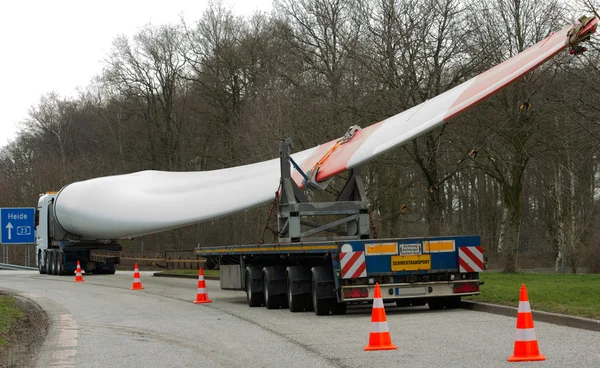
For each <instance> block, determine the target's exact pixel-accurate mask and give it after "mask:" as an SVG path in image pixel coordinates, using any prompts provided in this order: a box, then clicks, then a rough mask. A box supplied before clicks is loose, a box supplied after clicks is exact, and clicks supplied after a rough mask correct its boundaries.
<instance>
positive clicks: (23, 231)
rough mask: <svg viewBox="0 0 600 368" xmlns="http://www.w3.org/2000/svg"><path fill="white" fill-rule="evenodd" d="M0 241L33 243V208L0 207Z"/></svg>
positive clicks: (4, 242) (3, 242)
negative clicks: (0, 234) (0, 233)
mask: <svg viewBox="0 0 600 368" xmlns="http://www.w3.org/2000/svg"><path fill="white" fill-rule="evenodd" d="M0 231H1V232H2V236H1V237H0V243H2V244H35V208H0Z"/></svg>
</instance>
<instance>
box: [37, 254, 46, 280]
mask: <svg viewBox="0 0 600 368" xmlns="http://www.w3.org/2000/svg"><path fill="white" fill-rule="evenodd" d="M42 261H43V257H42V252H39V253H38V271H39V272H40V275H43V274H45V273H46V265H42Z"/></svg>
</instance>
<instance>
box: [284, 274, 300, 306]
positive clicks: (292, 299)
mask: <svg viewBox="0 0 600 368" xmlns="http://www.w3.org/2000/svg"><path fill="white" fill-rule="evenodd" d="M293 281H294V280H291V279H290V275H289V274H288V277H286V287H287V299H288V307H289V308H290V312H293V313H295V312H303V311H304V295H299V294H296V295H294V294H293V293H292V282H293Z"/></svg>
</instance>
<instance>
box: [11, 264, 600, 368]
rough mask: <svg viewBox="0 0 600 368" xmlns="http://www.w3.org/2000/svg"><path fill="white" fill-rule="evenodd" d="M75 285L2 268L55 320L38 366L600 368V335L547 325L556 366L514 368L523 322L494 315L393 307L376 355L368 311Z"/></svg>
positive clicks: (115, 284)
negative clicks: (301, 309) (368, 348)
mask: <svg viewBox="0 0 600 368" xmlns="http://www.w3.org/2000/svg"><path fill="white" fill-rule="evenodd" d="M73 279H74V277H73V276H60V277H59V276H47V275H39V274H38V273H37V272H33V271H0V289H9V290H11V291H15V292H17V293H20V294H21V295H24V296H26V297H28V298H30V299H32V300H34V301H35V302H36V303H38V304H39V305H40V306H42V307H43V308H44V310H46V312H47V313H48V316H49V318H50V322H51V327H50V330H49V333H48V337H47V338H46V341H45V343H44V346H43V347H42V350H41V352H40V353H39V356H38V360H37V367H44V368H45V367H63V368H70V367H78V368H79V367H82V368H87V367H102V368H106V367H136V368H139V367H286V368H291V367H388V366H397V367H402V366H410V367H508V366H514V365H515V364H527V366H528V367H529V366H531V367H535V366H544V367H600V333H598V332H593V331H586V330H579V329H575V328H569V327H562V326H555V325H552V324H547V323H541V322H536V324H535V329H536V335H537V338H538V341H539V345H540V350H541V353H542V354H544V355H545V356H546V359H547V360H546V361H545V362H535V363H508V362H507V361H506V360H507V358H508V357H509V356H510V355H512V352H513V350H512V349H513V343H514V336H515V323H516V318H510V317H504V316H498V315H494V314H488V313H483V312H475V311H467V310H445V311H430V310H428V309H427V308H426V307H424V308H410V309H407V308H397V307H394V306H393V305H392V304H389V305H386V313H387V319H388V325H389V328H390V333H391V336H392V342H393V343H394V344H395V345H396V346H397V347H398V349H397V350H394V351H375V352H365V351H364V349H363V348H364V346H365V345H366V344H367V341H368V336H369V330H370V320H371V313H370V312H371V310H370V308H369V307H367V308H350V309H349V313H348V314H347V315H344V316H316V315H314V314H313V313H312V312H306V313H290V312H289V310H267V309H266V308H264V307H261V308H250V307H248V306H247V304H246V299H245V294H244V293H243V292H235V291H223V290H221V289H220V288H219V283H218V281H207V288H208V294H209V297H210V299H212V300H213V302H212V303H210V304H198V305H196V304H193V301H194V300H195V297H196V285H197V281H196V280H192V279H174V278H157V277H151V273H150V272H141V280H142V284H143V286H144V288H145V289H144V290H136V291H132V290H129V288H130V287H131V284H132V281H133V273H132V272H118V273H117V274H116V275H84V279H85V281H86V282H85V283H74V282H73ZM515 293H518V290H516V291H515ZM388 306H389V307H388Z"/></svg>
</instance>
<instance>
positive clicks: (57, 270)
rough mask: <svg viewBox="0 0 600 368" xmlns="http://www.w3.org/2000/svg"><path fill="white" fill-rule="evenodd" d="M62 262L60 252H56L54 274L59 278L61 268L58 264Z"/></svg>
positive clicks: (54, 254)
mask: <svg viewBox="0 0 600 368" xmlns="http://www.w3.org/2000/svg"><path fill="white" fill-rule="evenodd" d="M59 262H60V256H59V254H58V251H54V252H52V274H53V275H54V276H58V275H60V272H59V271H60V268H59V265H58V263H59Z"/></svg>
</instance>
